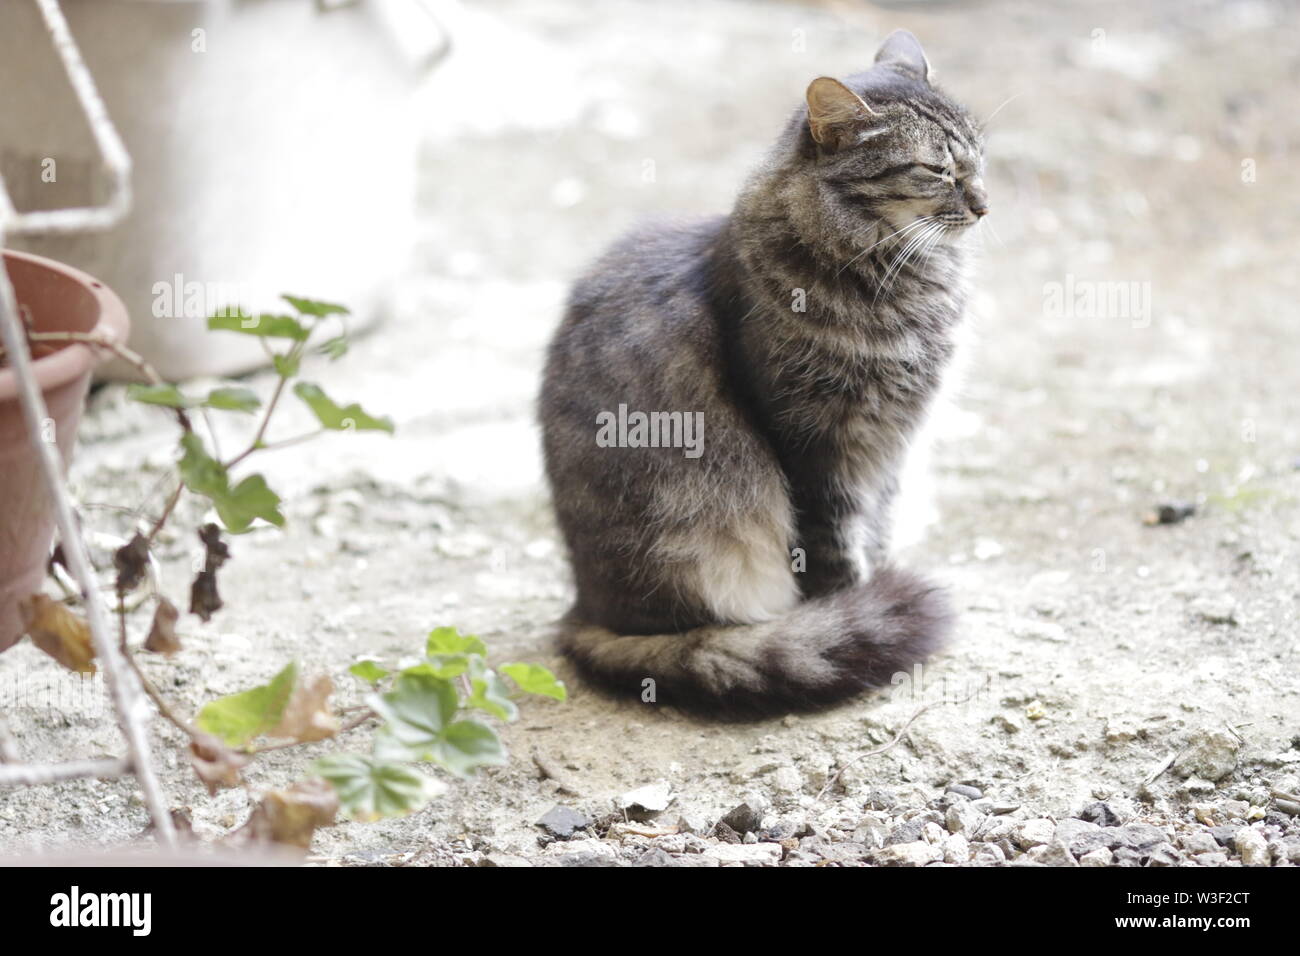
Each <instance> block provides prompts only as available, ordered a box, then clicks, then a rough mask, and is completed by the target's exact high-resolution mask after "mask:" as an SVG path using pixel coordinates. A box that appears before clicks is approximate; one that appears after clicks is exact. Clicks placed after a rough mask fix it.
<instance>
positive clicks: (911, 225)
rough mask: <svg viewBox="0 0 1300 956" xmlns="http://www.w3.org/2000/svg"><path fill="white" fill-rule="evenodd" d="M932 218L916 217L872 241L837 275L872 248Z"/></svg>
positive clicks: (845, 264) (837, 273) (841, 268)
mask: <svg viewBox="0 0 1300 956" xmlns="http://www.w3.org/2000/svg"><path fill="white" fill-rule="evenodd" d="M932 219H934V217H933V216H922V217H921V218H919V219H914V220H913V221H912V222H909V223H908V224H907V225H906V226H904V227H903V228H902V229H899V230H898V231H897V232H891V233H890V234H889V235H887V236H885V238H884V239H881V240H879V241H878V242H874V243H872V244H871V245H869V246H867V248H865V249H863V250H862V251H861V252H859V253H858V254H857V255H856V256H854V257H853V258H852V259H850V260H849V261H848V262H846V263H844V265H843V266H841V267H840V270H839V272H836V273H835V275H836V276H838V275H839V274H840V272H843V271H844V270H845V269H847V268H848V267H849V266H851V265H853V263H855V262H857V261H858V260H859V259H861V258H862V257H863V256H865V255H866V254H867V253H868V252H870V251H871V250H872V249H874V248H876V246H878V245H880V244H881V243H882V242H888V241H889V240H890V239H893V238H894V237H895V236H898V235H902V234H903V233H905V232H908V231H910V230H912V229H915V228H916V227H917V226H922V225H924V224H925V223H927V222H929V221H930V220H932Z"/></svg>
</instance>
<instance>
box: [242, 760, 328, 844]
mask: <svg viewBox="0 0 1300 956" xmlns="http://www.w3.org/2000/svg"><path fill="white" fill-rule="evenodd" d="M338 810H339V798H338V794H337V793H335V792H334V788H333V787H332V786H330V785H329V784H328V783H326V782H325V781H324V780H321V779H320V778H319V777H312V778H310V779H308V780H302V781H299V782H298V783H295V784H294V785H293V786H292V787H290V788H289V789H287V790H272V791H270V792H268V793H266V794H265V795H264V796H263V797H262V799H261V801H260V802H259V803H258V805H257V806H256V807H255V808H254V810H253V813H252V816H250V817H249V818H248V822H247V823H245V824H244V825H243V827H241V828H240V830H239V834H240V836H241V837H242V838H244V839H246V840H250V841H253V842H259V843H279V844H283V845H285V846H294V847H298V848H299V849H302V850H306V849H307V848H308V847H310V846H311V839H312V836H313V835H314V834H315V832H316V830H317V828H318V827H327V826H330V825H331V824H333V823H334V818H335V816H336V815H337V814H338Z"/></svg>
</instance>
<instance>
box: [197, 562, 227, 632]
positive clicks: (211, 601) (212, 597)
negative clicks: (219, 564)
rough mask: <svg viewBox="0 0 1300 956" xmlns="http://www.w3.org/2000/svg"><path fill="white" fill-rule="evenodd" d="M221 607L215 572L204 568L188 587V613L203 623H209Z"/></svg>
mask: <svg viewBox="0 0 1300 956" xmlns="http://www.w3.org/2000/svg"><path fill="white" fill-rule="evenodd" d="M221 606H222V601H221V595H220V594H218V593H217V572H216V571H210V570H208V569H206V568H205V569H204V570H202V571H200V572H199V573H198V575H197V576H196V577H195V578H194V583H193V584H191V585H190V613H191V614H197V615H198V616H199V618H200V619H202V620H203V621H210V620H212V615H213V614H215V613H217V611H219V610H221Z"/></svg>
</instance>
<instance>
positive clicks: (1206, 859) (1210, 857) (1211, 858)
mask: <svg viewBox="0 0 1300 956" xmlns="http://www.w3.org/2000/svg"><path fill="white" fill-rule="evenodd" d="M1192 859H1194V860H1195V861H1196V862H1197V863H1199V864H1200V865H1201V866H1223V865H1225V864H1226V863H1227V862H1228V854H1226V853H1198V854H1196V856H1194V857H1192Z"/></svg>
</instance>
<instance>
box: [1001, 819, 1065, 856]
mask: <svg viewBox="0 0 1300 956" xmlns="http://www.w3.org/2000/svg"><path fill="white" fill-rule="evenodd" d="M1055 832H1056V825H1055V824H1053V823H1052V821H1051V820H1047V819H1044V818H1040V819H1037V820H1026V821H1025V822H1024V823H1021V824H1019V825H1018V826H1017V827H1016V828H1015V829H1014V830H1013V831H1012V833H1011V839H1012V840H1014V841H1015V844H1016V846H1018V847H1020V848H1021V849H1022V850H1028V849H1029V848H1030V847H1031V846H1041V845H1042V844H1044V843H1050V842H1052V836H1053V834H1055Z"/></svg>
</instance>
